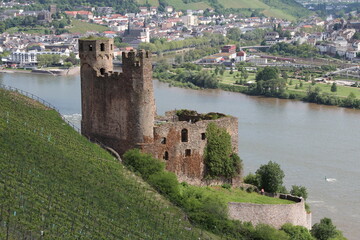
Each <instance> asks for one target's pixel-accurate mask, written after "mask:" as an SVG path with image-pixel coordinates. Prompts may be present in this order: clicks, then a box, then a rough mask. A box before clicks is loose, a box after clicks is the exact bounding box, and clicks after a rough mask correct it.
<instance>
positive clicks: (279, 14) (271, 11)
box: [263, 8, 296, 21]
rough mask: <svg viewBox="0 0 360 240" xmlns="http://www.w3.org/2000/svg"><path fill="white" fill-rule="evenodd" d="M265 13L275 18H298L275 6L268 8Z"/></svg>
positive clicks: (291, 19)
mask: <svg viewBox="0 0 360 240" xmlns="http://www.w3.org/2000/svg"><path fill="white" fill-rule="evenodd" d="M263 13H264V15H265V16H267V17H275V18H283V19H287V20H289V21H293V20H296V17H294V16H292V15H290V14H288V13H286V12H285V11H282V10H279V9H275V8H268V9H265V10H264V11H263Z"/></svg>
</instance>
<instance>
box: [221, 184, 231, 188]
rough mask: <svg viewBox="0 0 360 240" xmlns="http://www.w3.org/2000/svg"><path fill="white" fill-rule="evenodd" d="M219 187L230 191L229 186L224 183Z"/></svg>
mask: <svg viewBox="0 0 360 240" xmlns="http://www.w3.org/2000/svg"><path fill="white" fill-rule="evenodd" d="M221 187H222V188H225V189H228V190H230V189H231V184H228V183H224V184H223V185H221Z"/></svg>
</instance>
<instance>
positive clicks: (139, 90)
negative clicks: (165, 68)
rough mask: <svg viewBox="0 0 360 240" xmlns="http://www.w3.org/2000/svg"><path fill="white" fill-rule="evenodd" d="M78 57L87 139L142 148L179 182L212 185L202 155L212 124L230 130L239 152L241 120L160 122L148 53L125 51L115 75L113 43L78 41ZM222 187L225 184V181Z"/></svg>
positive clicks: (166, 119) (174, 118) (122, 147)
mask: <svg viewBox="0 0 360 240" xmlns="http://www.w3.org/2000/svg"><path fill="white" fill-rule="evenodd" d="M79 53H80V60H81V103H82V121H81V131H82V134H83V135H85V136H87V137H89V138H90V139H92V140H97V141H99V142H101V143H103V144H105V145H107V146H109V147H111V148H113V149H115V150H116V151H117V152H118V153H119V154H120V155H122V154H124V152H126V151H127V150H129V149H132V148H135V147H137V148H140V149H141V150H142V151H143V152H147V153H151V154H152V155H153V156H154V157H156V158H159V159H162V160H163V161H165V162H166V168H167V169H168V170H169V171H172V172H174V173H175V174H176V175H177V176H178V178H179V180H180V181H187V182H189V183H191V184H196V185H202V184H205V183H209V182H205V181H203V178H204V175H205V167H204V159H203V153H204V149H205V145H206V141H207V140H206V134H205V133H206V128H207V126H208V124H209V123H210V122H215V123H216V124H217V125H218V126H220V127H224V128H226V129H227V131H228V132H229V133H230V135H231V139H232V147H233V151H234V152H236V153H237V151H238V121H237V119H236V118H234V117H227V116H224V117H222V118H220V119H217V120H200V121H196V122H195V121H180V120H179V119H177V116H176V115H174V112H173V113H172V114H170V115H167V117H163V118H159V117H158V118H157V119H156V121H155V100H154V91H153V85H152V62H151V59H150V54H149V53H148V52H145V51H140V52H138V53H135V52H133V51H130V52H128V53H123V55H122V62H123V72H122V73H120V72H113V62H112V61H113V40H112V39H82V40H79ZM155 123H156V124H155ZM236 180H238V179H233V182H234V181H236ZM212 183H214V182H212ZM218 183H223V181H222V180H221V179H220V181H219V182H218Z"/></svg>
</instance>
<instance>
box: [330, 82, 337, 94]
mask: <svg viewBox="0 0 360 240" xmlns="http://www.w3.org/2000/svg"><path fill="white" fill-rule="evenodd" d="M331 91H332V92H336V91H337V86H336V83H335V82H333V84H332V85H331Z"/></svg>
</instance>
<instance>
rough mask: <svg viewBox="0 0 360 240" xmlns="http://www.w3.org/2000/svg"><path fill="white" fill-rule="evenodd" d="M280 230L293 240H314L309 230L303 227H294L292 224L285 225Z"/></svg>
mask: <svg viewBox="0 0 360 240" xmlns="http://www.w3.org/2000/svg"><path fill="white" fill-rule="evenodd" d="M280 230H283V231H284V232H286V233H287V235H289V236H290V239H291V240H314V238H313V237H312V236H311V234H310V232H309V230H307V229H306V228H305V227H302V226H294V225H291V224H290V223H285V224H284V225H283V226H282V227H281V228H280Z"/></svg>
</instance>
